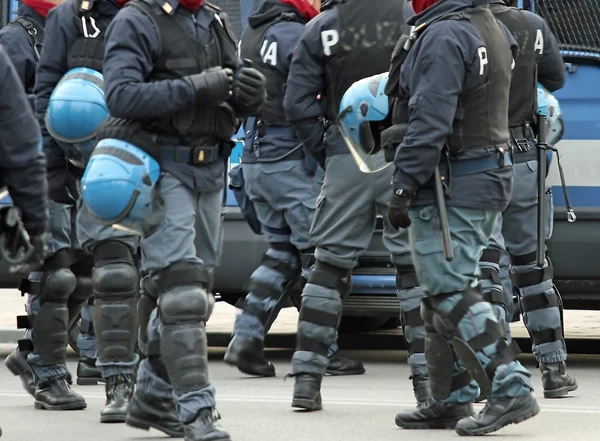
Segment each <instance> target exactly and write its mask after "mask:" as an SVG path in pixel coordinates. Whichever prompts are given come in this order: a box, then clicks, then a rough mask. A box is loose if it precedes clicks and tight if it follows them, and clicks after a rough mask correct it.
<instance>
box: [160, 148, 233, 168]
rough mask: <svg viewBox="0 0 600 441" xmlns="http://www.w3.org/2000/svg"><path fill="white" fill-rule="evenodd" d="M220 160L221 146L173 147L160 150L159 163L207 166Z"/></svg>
mask: <svg viewBox="0 0 600 441" xmlns="http://www.w3.org/2000/svg"><path fill="white" fill-rule="evenodd" d="M220 159H221V146H220V145H214V146H212V145H208V146H204V145H202V146H195V147H187V146H174V147H161V148H160V161H161V163H162V162H164V161H171V162H183V163H185V164H191V165H208V164H212V163H213V162H216V161H218V160H220Z"/></svg>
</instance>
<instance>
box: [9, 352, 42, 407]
mask: <svg viewBox="0 0 600 441" xmlns="http://www.w3.org/2000/svg"><path fill="white" fill-rule="evenodd" d="M4 365H5V366H6V368H7V369H8V370H9V371H11V372H12V373H13V375H16V376H18V377H20V378H21V383H23V388H24V389H25V390H26V391H27V392H28V393H29V394H30V395H31V396H33V395H34V394H35V375H34V373H33V371H32V370H31V367H30V366H29V363H27V354H26V353H24V352H21V351H20V350H19V347H18V346H17V347H16V348H15V349H14V350H13V351H12V352H11V353H10V355H9V356H8V357H6V360H4Z"/></svg>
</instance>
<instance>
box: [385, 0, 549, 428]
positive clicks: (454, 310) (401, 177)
mask: <svg viewBox="0 0 600 441" xmlns="http://www.w3.org/2000/svg"><path fill="white" fill-rule="evenodd" d="M412 3H413V8H414V10H415V13H416V14H417V15H415V16H414V17H412V18H411V19H410V20H409V24H411V25H415V32H416V34H415V35H414V37H415V38H416V41H414V38H413V41H414V43H413V44H412V47H411V48H410V49H409V52H408V55H407V57H406V59H405V62H404V63H403V64H402V67H401V76H400V81H399V84H398V87H399V89H400V90H401V92H402V93H403V94H404V95H405V96H407V97H408V101H407V102H408V110H409V113H408V114H409V119H408V121H409V124H408V131H407V133H406V135H405V136H404V139H403V141H402V143H401V145H400V147H399V149H398V150H397V152H396V157H395V161H394V164H395V167H396V172H395V174H394V180H393V183H392V184H393V193H392V198H391V200H390V208H389V216H390V221H391V223H392V224H393V225H394V226H395V227H403V228H406V227H408V226H410V230H409V235H410V244H411V252H412V255H413V259H414V263H415V267H416V270H417V276H418V278H419V281H420V283H421V286H422V287H423V289H424V291H425V293H426V295H427V298H426V299H425V300H424V301H423V305H422V309H421V313H422V316H423V319H424V320H425V326H426V329H427V337H426V340H425V354H426V357H427V363H428V371H429V376H430V381H431V392H432V396H433V398H434V399H432V400H431V401H430V402H429V404H428V405H427V406H425V407H423V408H419V409H416V410H414V411H411V412H402V413H399V414H398V415H396V424H397V425H398V426H400V427H403V428H407V429H423V428H438V427H439V428H451V427H455V429H456V431H457V432H458V434H459V435H483V434H486V433H490V432H493V431H496V430H499V429H501V428H502V427H504V426H506V425H508V424H513V423H519V422H521V421H524V420H526V419H529V418H531V417H533V416H535V415H536V414H537V413H538V412H539V410H540V408H539V405H538V403H537V401H536V400H535V398H534V397H533V394H532V387H531V382H530V377H531V374H530V373H529V372H528V371H527V370H526V369H525V368H524V367H523V366H522V365H521V364H520V363H519V362H518V361H516V357H515V353H514V351H513V350H512V347H511V346H510V345H509V344H508V343H507V341H506V339H505V334H504V328H503V326H501V324H500V323H498V321H497V319H496V317H495V315H494V312H493V310H492V307H491V305H490V304H489V303H488V302H486V301H484V300H483V297H482V293H481V287H480V286H479V285H478V283H477V277H478V276H479V269H478V266H477V264H478V261H479V259H480V257H481V254H482V253H483V250H484V249H485V248H486V247H487V244H488V240H489V237H490V235H491V234H492V230H493V227H494V225H495V223H496V221H497V219H498V216H499V213H500V212H501V211H502V210H504V208H506V205H507V204H508V201H509V200H510V197H511V191H512V188H511V187H512V175H513V170H512V167H511V157H510V154H509V150H508V149H509V132H508V94H509V87H510V79H511V66H512V65H513V63H514V60H513V57H514V56H516V45H514V44H513V45H512V50H513V55H512V56H511V45H509V44H508V42H507V39H508V40H509V41H510V42H511V43H514V40H513V39H512V37H511V36H510V34H508V31H506V29H504V28H503V27H502V26H501V25H499V24H498V23H497V22H496V21H495V20H494V17H493V15H492V14H491V12H490V11H489V8H488V6H487V5H486V4H485V3H486V2H476V3H474V2H473V1H471V0H447V1H443V2H439V3H438V2H437V0H413V2H412ZM395 67H396V66H394V63H392V66H391V68H390V71H394V69H395ZM438 167H439V176H441V177H443V180H441V181H440V182H439V183H436V182H435V181H434V179H436V178H435V177H434V176H436V175H438V173H437V172H436V168H438ZM440 179H441V178H440ZM442 183H443V184H444V185H443V186H442ZM437 184H439V185H437ZM440 186H442V188H445V190H440V192H443V191H445V192H446V193H447V195H448V196H450V197H448V198H447V200H446V204H447V205H448V207H447V218H448V223H449V228H448V229H449V232H447V231H444V230H442V227H444V226H443V225H441V223H440V219H442V217H441V216H440V215H439V209H438V206H436V197H435V193H436V191H434V190H433V189H434V188H435V187H438V188H439V187H440ZM438 195H439V193H438ZM440 196H441V197H444V195H443V194H442V195H440ZM444 229H445V228H444ZM440 233H442V234H446V233H447V239H451V245H450V247H451V249H452V250H453V259H452V260H451V261H448V260H447V259H446V258H445V257H448V258H449V257H450V256H449V255H448V253H449V250H450V249H445V248H444V243H443V242H442V240H441V238H440V236H441V234H440ZM445 253H446V255H447V256H445ZM454 354H456V358H457V359H458V360H459V361H460V364H459V363H457V362H456V360H455V355H454ZM451 366H452V367H453V369H452V368H451ZM461 366H464V367H465V368H466V371H465V368H463V367H461ZM469 374H470V376H471V377H472V378H473V379H474V380H471V381H469V380H470V377H469ZM478 395H481V397H482V398H483V397H486V398H487V402H486V405H485V407H484V409H483V410H482V411H481V412H480V413H479V414H477V415H475V416H473V417H472V416H471V415H472V413H473V409H472V405H471V401H472V400H474V399H475V398H477V397H478Z"/></svg>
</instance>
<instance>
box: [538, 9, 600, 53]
mask: <svg viewBox="0 0 600 441" xmlns="http://www.w3.org/2000/svg"><path fill="white" fill-rule="evenodd" d="M535 12H536V13H537V14H539V15H540V16H542V17H543V18H544V19H545V20H546V21H547V22H548V25H549V26H550V28H551V29H552V32H554V34H555V35H556V37H557V38H558V41H559V42H560V47H561V49H562V50H563V51H564V53H565V55H567V56H569V55H570V56H573V57H580V58H597V59H600V0H537V1H536V2H535Z"/></svg>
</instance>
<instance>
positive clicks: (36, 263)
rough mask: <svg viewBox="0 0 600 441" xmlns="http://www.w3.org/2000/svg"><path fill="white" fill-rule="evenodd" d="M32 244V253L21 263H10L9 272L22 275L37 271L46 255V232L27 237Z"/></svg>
mask: <svg viewBox="0 0 600 441" xmlns="http://www.w3.org/2000/svg"><path fill="white" fill-rule="evenodd" d="M29 242H30V243H31V246H32V253H31V256H30V257H29V259H28V260H27V261H25V262H23V263H22V264H18V265H11V266H10V269H9V270H10V272H11V273H12V274H19V275H22V276H23V277H25V276H27V275H28V274H29V273H31V272H33V271H39V270H40V268H41V267H42V265H43V264H44V260H45V259H46V256H47V255H48V247H47V245H46V233H42V234H40V235H37V236H32V237H31V238H30V239H29Z"/></svg>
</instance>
